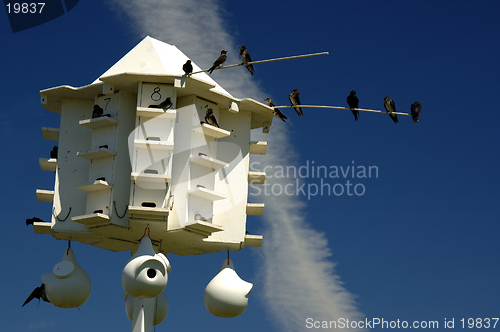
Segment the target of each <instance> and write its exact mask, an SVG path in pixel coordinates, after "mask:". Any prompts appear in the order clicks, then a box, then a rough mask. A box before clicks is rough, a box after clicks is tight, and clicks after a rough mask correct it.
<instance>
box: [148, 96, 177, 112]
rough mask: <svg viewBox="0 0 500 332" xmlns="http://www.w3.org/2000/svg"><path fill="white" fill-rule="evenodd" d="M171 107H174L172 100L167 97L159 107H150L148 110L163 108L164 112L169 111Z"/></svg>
mask: <svg viewBox="0 0 500 332" xmlns="http://www.w3.org/2000/svg"><path fill="white" fill-rule="evenodd" d="M170 107H172V98H171V97H167V99H165V100H164V101H162V102H161V103H160V104H158V105H149V106H148V108H163V110H168V109H169V108H170Z"/></svg>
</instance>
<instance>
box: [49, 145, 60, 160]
mask: <svg viewBox="0 0 500 332" xmlns="http://www.w3.org/2000/svg"><path fill="white" fill-rule="evenodd" d="M58 151H59V147H58V146H57V145H56V146H54V147H53V148H52V150H51V151H50V159H57V152H58Z"/></svg>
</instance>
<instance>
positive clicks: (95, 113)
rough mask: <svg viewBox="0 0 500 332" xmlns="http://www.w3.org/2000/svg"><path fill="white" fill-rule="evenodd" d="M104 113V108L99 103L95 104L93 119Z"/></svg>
mask: <svg viewBox="0 0 500 332" xmlns="http://www.w3.org/2000/svg"><path fill="white" fill-rule="evenodd" d="M102 113H104V110H103V109H102V108H101V107H100V106H99V105H94V110H93V111H92V119H93V118H98V117H101V116H102Z"/></svg>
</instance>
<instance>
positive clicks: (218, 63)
mask: <svg viewBox="0 0 500 332" xmlns="http://www.w3.org/2000/svg"><path fill="white" fill-rule="evenodd" d="M226 53H227V51H226V50H222V51H220V55H219V57H218V58H217V60H215V62H214V64H213V65H212V67H210V69H209V70H208V72H209V73H210V74H212V72H213V71H214V70H215V68H217V67H220V66H221V65H222V64H223V63H224V61H226V59H227V56H226Z"/></svg>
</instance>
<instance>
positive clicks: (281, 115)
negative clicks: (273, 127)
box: [264, 98, 287, 122]
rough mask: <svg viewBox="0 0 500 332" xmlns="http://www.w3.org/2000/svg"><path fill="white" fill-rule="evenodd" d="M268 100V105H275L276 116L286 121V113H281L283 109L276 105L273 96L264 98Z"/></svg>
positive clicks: (274, 112)
mask: <svg viewBox="0 0 500 332" xmlns="http://www.w3.org/2000/svg"><path fill="white" fill-rule="evenodd" d="M264 100H265V101H266V102H267V105H269V107H273V114H274V116H275V117H277V118H280V119H281V120H283V122H286V119H287V117H286V115H285V114H283V113H281V111H280V110H279V109H278V108H275V107H276V105H274V103H273V101H272V99H271V98H266V99H264Z"/></svg>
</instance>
